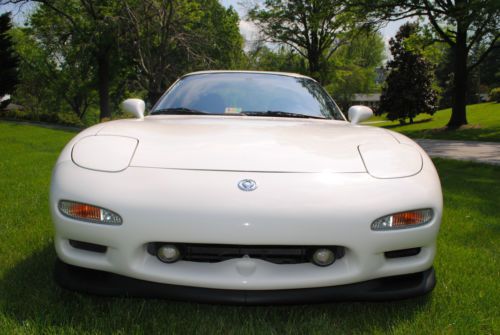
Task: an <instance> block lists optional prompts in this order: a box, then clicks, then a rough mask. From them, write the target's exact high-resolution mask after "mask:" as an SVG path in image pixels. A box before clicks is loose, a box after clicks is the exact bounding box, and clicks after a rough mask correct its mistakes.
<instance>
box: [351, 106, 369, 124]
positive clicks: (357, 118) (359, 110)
mask: <svg viewBox="0 0 500 335" xmlns="http://www.w3.org/2000/svg"><path fill="white" fill-rule="evenodd" d="M347 115H348V117H349V121H351V123H352V124H358V123H360V122H361V121H364V120H367V119H369V118H371V117H372V115H373V111H372V109H371V108H370V107H366V106H361V105H359V106H351V107H350V108H349V110H348V111H347Z"/></svg>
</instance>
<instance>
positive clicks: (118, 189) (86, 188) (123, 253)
mask: <svg viewBox="0 0 500 335" xmlns="http://www.w3.org/2000/svg"><path fill="white" fill-rule="evenodd" d="M245 178H251V179H254V180H256V181H257V183H258V184H259V187H258V189H257V190H255V191H254V192H241V191H240V190H239V189H238V188H237V183H238V181H239V180H242V179H245ZM409 190H411V192H410V191H409ZM61 199H68V200H74V201H80V202H83V203H89V204H95V205H98V206H102V207H104V208H108V209H110V210H113V211H115V212H116V213H118V214H120V215H121V216H122V217H123V220H124V221H123V224H122V225H121V226H105V225H97V224H91V223H87V222H81V221H76V220H73V219H70V218H68V217H65V216H63V215H62V214H61V213H60V212H59V211H58V209H57V203H58V201H59V200H61ZM418 208H432V209H433V210H434V213H435V217H434V219H433V220H432V222H430V223H429V224H427V225H425V226H421V227H415V228H412V229H403V230H398V231H387V232H380V231H378V232H377V231H372V230H371V229H370V223H371V222H373V220H375V219H377V218H379V217H381V216H384V215H387V214H390V213H395V212H400V211H405V210H409V209H418ZM51 210H52V217H53V220H54V224H55V228H56V237H55V246H56V251H57V254H58V257H59V258H60V259H61V260H62V261H63V262H65V263H66V264H71V265H75V266H78V267H84V268H89V269H94V270H100V271H105V272H110V273H114V274H117V275H121V276H126V277H130V278H135V279H138V280H143V281H147V282H155V283H159V284H169V285H176V286H188V287H199V288H207V289H220V290H232V291H233V290H236V291H238V290H242V291H269V290H279V291H282V290H294V289H313V288H324V287H331V286H341V285H347V284H355V283H360V282H366V281H369V280H372V279H377V278H383V277H392V276H399V275H405V274H409V273H410V274H411V273H418V272H422V271H425V270H427V269H429V268H430V267H431V266H432V262H433V259H434V255H435V252H436V236H437V233H438V231H439V225H440V220H441V211H442V198H441V189H440V185H439V179H438V177H437V174H436V173H435V170H434V169H433V168H432V167H429V168H427V169H426V168H425V165H424V169H423V171H422V172H421V173H419V174H418V175H415V176H413V177H409V178H401V179H376V178H373V177H371V176H370V175H368V174H367V173H328V172H326V173H324V174H322V173H294V174H289V173H259V172H220V171H189V170H169V169H149V168H133V167H130V168H128V169H126V170H125V171H122V172H120V173H106V172H98V171H91V170H87V169H82V168H79V167H77V166H75V165H74V164H73V163H72V162H71V161H65V162H61V163H59V164H58V165H57V166H56V168H55V170H54V176H53V179H52V190H51ZM70 240H76V241H81V242H88V243H94V244H98V245H102V246H105V247H107V251H106V253H102V254H101V253H94V252H88V251H84V250H79V249H76V248H74V247H72V246H71V245H70V243H69V241H70ZM150 242H170V243H202V244H238V245H275V246H276V245H292V246H293V245H308V246H315V245H316V246H342V247H344V248H345V256H344V257H342V258H341V259H339V260H338V261H336V262H335V263H334V264H332V265H331V266H327V267H318V266H316V265H313V264H311V263H303V264H272V263H269V262H266V261H263V260H260V259H252V260H251V262H252V264H251V267H252V268H251V269H250V270H251V271H250V270H249V269H248V268H247V265H246V264H241V259H231V260H227V261H224V262H219V263H196V262H188V261H182V260H181V261H179V262H176V263H173V264H164V263H162V262H160V261H159V260H158V259H157V258H156V257H154V256H152V255H150V254H148V252H147V245H148V243H150ZM408 248H421V251H420V253H419V254H418V255H415V256H411V257H404V258H395V259H388V258H386V257H385V256H384V253H385V252H388V251H394V250H400V249H408ZM244 263H245V262H244Z"/></svg>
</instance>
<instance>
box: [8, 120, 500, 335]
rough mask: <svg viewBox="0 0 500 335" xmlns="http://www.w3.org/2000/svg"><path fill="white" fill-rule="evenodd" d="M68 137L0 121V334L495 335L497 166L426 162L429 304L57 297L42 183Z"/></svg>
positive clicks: (499, 185)
mask: <svg viewBox="0 0 500 335" xmlns="http://www.w3.org/2000/svg"><path fill="white" fill-rule="evenodd" d="M73 135H74V133H68V132H63V131H57V130H50V129H44V128H40V127H34V126H25V125H23V126H21V125H15V124H10V123H4V122H0V154H1V156H0V157H1V160H0V190H1V191H0V334H10V333H33V334H34V333H37V334H38V333H68V334H71V333H82V332H85V333H111V332H114V333H127V334H128V333H145V332H148V333H166V334H167V333H172V334H173V333H201V334H207V333H219V334H261V333H269V334H283V333H291V334H304V333H312V334H315V333H333V332H335V333H349V334H358V333H373V334H386V333H393V334H414V333H415V334H417V333H418V334H430V333H457V334H478V333H499V332H500V324H499V322H500V321H499V307H498V301H500V296H499V291H500V285H499V281H498V278H499V266H498V255H499V245H500V241H499V233H500V222H499V220H498V213H499V212H498V204H499V203H500V178H499V176H500V167H494V166H485V165H479V164H473V163H464V162H454V161H446V160H436V161H435V163H436V166H437V167H438V170H439V172H440V175H441V178H442V182H443V188H444V196H445V214H444V218H443V226H442V230H441V233H440V236H439V250H438V255H437V259H436V262H435V266H436V271H437V276H438V284H437V287H436V289H435V290H434V292H433V293H432V295H431V296H429V297H424V298H418V299H414V300H409V301H401V302H392V303H340V304H323V305H309V306H308V305H306V306H275V307H229V306H211V305H199V304H191V303H180V302H171V301H157V300H141V299H112V298H109V299H108V298H98V297H91V296H86V295H80V294H76V293H72V292H67V291H63V290H61V289H60V288H58V287H57V286H56V285H55V284H54V283H53V281H52V278H51V271H52V265H53V261H54V259H55V252H54V250H53V246H52V234H53V231H52V226H51V222H50V216H49V212H48V189H49V179H50V173H51V169H52V166H53V164H54V162H55V160H56V158H57V155H58V152H59V151H60V150H61V149H62V147H63V146H64V144H65V143H66V142H67V141H68V140H69V139H70V138H71V137H72V136H73Z"/></svg>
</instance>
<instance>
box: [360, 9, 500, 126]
mask: <svg viewBox="0 0 500 335" xmlns="http://www.w3.org/2000/svg"><path fill="white" fill-rule="evenodd" d="M350 5H351V6H354V7H357V8H358V10H363V11H367V12H370V13H371V16H372V19H373V20H377V21H379V20H380V19H382V20H399V19H402V18H407V17H414V16H419V17H425V18H426V19H427V20H428V22H429V24H430V25H431V26H432V28H433V31H434V33H435V36H436V40H438V41H441V42H444V43H447V44H448V45H449V46H450V47H451V54H452V60H453V106H452V114H451V118H450V121H449V122H448V127H449V128H456V127H460V126H461V125H464V124H467V116H466V97H467V77H468V74H469V73H470V72H471V71H472V70H473V69H474V68H476V67H477V66H478V65H479V64H481V62H482V61H483V60H484V59H485V57H486V56H487V55H488V53H489V52H491V50H492V49H493V48H496V47H497V46H496V44H495V42H496V41H497V40H498V39H499V38H500V2H499V1H498V0H455V1H451V0H449V1H448V0H435V1H432V0H377V1H373V0H350ZM478 45H483V46H484V47H483V48H481V49H482V50H483V52H482V53H481V54H480V55H478V57H477V58H476V59H475V60H474V61H472V62H470V61H469V55H470V53H471V52H472V50H474V49H477V46H478Z"/></svg>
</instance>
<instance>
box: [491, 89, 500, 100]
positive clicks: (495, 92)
mask: <svg viewBox="0 0 500 335" xmlns="http://www.w3.org/2000/svg"><path fill="white" fill-rule="evenodd" d="M490 101H496V102H500V87H496V88H494V89H492V90H491V91H490Z"/></svg>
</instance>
